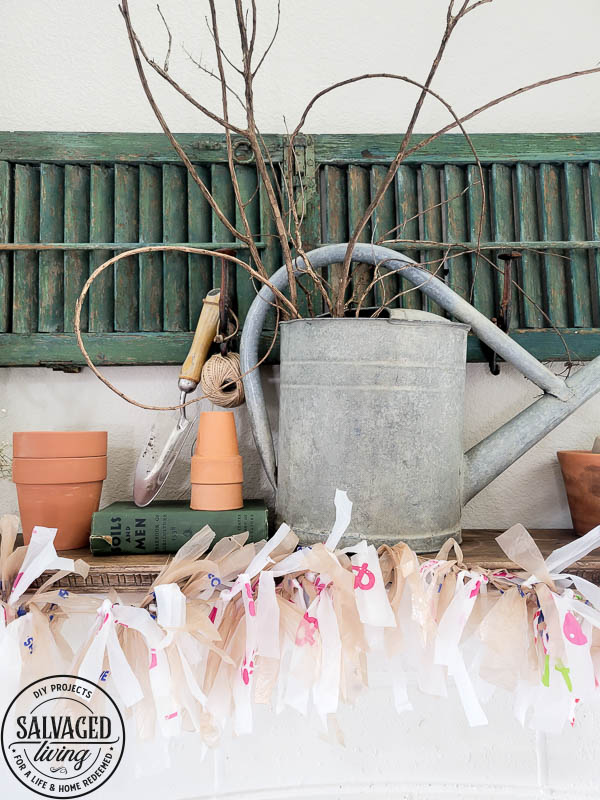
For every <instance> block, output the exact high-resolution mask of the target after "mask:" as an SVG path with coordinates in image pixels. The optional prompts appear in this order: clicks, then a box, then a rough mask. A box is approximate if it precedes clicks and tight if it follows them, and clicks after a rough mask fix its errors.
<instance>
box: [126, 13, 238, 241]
mask: <svg viewBox="0 0 600 800" xmlns="http://www.w3.org/2000/svg"><path fill="white" fill-rule="evenodd" d="M120 9H121V13H122V15H123V19H124V20H125V25H126V26H127V33H128V36H129V43H130V45H131V52H132V53H133V59H134V61H135V65H136V68H137V71H138V75H139V78H140V81H141V83H142V87H143V89H144V92H145V94H146V97H147V98H148V102H149V103H150V106H151V108H152V110H153V111H154V115H155V116H156V119H157V120H158V122H159V123H160V126H161V128H162V129H163V131H164V133H165V134H166V136H167V138H168V139H169V141H170V142H171V145H172V147H173V148H174V150H175V152H176V153H177V155H178V156H179V158H180V159H181V160H182V161H183V163H184V164H185V166H186V168H187V170H188V172H189V173H190V175H191V176H192V178H193V179H194V181H195V182H196V184H197V186H198V188H199V189H200V191H201V192H202V194H203V195H204V197H205V199H206V200H207V201H208V203H209V204H210V206H211V208H212V209H213V210H214V212H215V214H216V215H217V217H218V218H219V219H220V220H221V222H222V223H223V225H224V226H225V227H226V228H227V230H228V231H229V232H230V233H231V234H232V235H233V236H234V237H235V238H236V239H241V240H242V241H246V237H245V235H244V234H243V233H241V232H240V231H238V230H237V229H236V228H235V226H234V225H232V224H231V222H230V221H229V220H228V219H227V217H226V216H225V214H223V212H222V210H221V209H220V208H219V205H218V204H217V203H216V202H215V199H214V197H213V196H212V194H211V193H210V192H209V190H208V188H207V186H206V185H205V183H204V182H203V181H202V179H201V178H200V176H199V175H198V173H197V171H196V169H195V168H194V165H193V164H192V162H191V161H190V159H189V158H188V156H187V154H186V152H185V150H184V149H183V148H182V147H181V145H180V144H179V142H178V141H177V140H176V139H175V137H174V136H173V134H172V133H171V129H170V128H169V126H168V125H167V121H166V120H165V118H164V116H163V114H162V112H161V110H160V109H159V107H158V105H157V104H156V100H155V99H154V96H153V94H152V92H151V91H150V86H149V85H148V81H147V79H146V75H145V73H144V67H143V66H142V61H141V58H140V51H139V48H138V39H137V37H136V35H135V32H134V30H133V26H132V24H131V18H130V16H129V6H128V0H123V4H122V6H120ZM165 74H166V73H165Z"/></svg>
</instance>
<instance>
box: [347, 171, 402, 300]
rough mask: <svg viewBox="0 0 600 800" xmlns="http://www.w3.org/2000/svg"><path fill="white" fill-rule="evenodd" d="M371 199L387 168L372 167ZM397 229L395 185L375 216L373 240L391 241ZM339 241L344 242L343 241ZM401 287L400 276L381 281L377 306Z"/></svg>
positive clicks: (376, 290)
mask: <svg viewBox="0 0 600 800" xmlns="http://www.w3.org/2000/svg"><path fill="white" fill-rule="evenodd" d="M370 172H371V198H369V199H372V197H373V196H374V195H375V193H376V192H377V191H378V189H379V187H380V186H381V184H382V183H383V181H384V179H385V176H386V174H387V172H388V170H387V169H386V167H384V166H382V165H379V164H375V165H374V166H373V167H371V170H370ZM395 228H396V205H395V197H394V183H393V182H392V184H391V185H390V186H388V188H387V189H386V191H385V193H384V195H383V197H382V198H381V201H380V203H379V205H378V206H377V208H376V209H375V212H374V214H373V240H374V241H377V242H378V241H380V240H382V239H389V238H391V237H393V236H395V235H396V233H395ZM338 241H344V240H343V239H341V240H339V239H338ZM372 274H373V278H375V274H374V273H372ZM399 285H400V280H399V276H398V275H390V277H389V278H385V279H384V280H382V281H380V282H379V283H378V284H376V285H375V291H374V294H375V305H378V306H379V305H382V304H384V303H388V302H389V300H390V298H392V297H394V296H395V295H397V294H398V290H399ZM399 300H400V298H396V299H395V300H394V301H393V302H392V303H391V307H392V308H398V307H399V306H400V302H399Z"/></svg>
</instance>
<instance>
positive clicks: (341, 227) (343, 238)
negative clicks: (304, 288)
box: [322, 164, 348, 304]
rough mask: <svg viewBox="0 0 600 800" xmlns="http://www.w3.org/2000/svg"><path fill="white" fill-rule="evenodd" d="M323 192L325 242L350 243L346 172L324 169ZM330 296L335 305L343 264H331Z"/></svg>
mask: <svg viewBox="0 0 600 800" xmlns="http://www.w3.org/2000/svg"><path fill="white" fill-rule="evenodd" d="M323 169H324V174H323V191H324V192H325V196H324V198H323V200H322V202H323V204H324V210H323V224H324V230H323V231H322V237H323V242H325V243H327V244H335V243H336V242H347V241H348V195H347V193H346V188H347V187H346V170H345V169H343V168H341V167H334V166H331V165H329V164H328V165H327V166H325V167H323ZM327 279H328V281H329V284H330V286H331V291H330V295H331V298H332V302H333V303H334V304H335V301H336V300H337V297H338V294H339V286H340V281H341V279H342V264H341V263H340V264H331V265H330V267H329V271H328V278H327Z"/></svg>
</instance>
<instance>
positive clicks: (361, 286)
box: [347, 164, 375, 306]
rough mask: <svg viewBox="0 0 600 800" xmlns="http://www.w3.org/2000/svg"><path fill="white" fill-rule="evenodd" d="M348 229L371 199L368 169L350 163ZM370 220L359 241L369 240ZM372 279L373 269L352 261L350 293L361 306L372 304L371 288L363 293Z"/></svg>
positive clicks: (352, 226)
mask: <svg viewBox="0 0 600 800" xmlns="http://www.w3.org/2000/svg"><path fill="white" fill-rule="evenodd" d="M347 191H348V229H349V231H353V230H354V228H355V227H356V225H357V224H358V222H359V220H360V218H361V217H362V216H363V214H364V212H365V211H366V210H367V206H368V205H369V202H370V199H371V190H370V186H369V170H368V169H366V168H365V167H358V166H355V165H354V164H350V166H349V167H348V189H347ZM371 231H372V226H371V221H369V222H368V223H367V224H366V225H365V227H364V229H363V231H362V233H361V234H360V236H359V237H358V241H359V242H370V241H371ZM372 279H373V271H372V269H371V267H369V266H367V265H366V264H357V263H355V262H353V263H352V295H353V299H354V301H355V302H356V303H359V302H360V304H361V305H362V306H372V305H373V304H374V302H375V297H374V294H373V290H372V289H371V290H370V291H369V292H367V294H366V295H365V291H366V289H367V286H369V284H370V283H371V281H372Z"/></svg>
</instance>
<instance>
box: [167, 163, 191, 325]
mask: <svg viewBox="0 0 600 800" xmlns="http://www.w3.org/2000/svg"><path fill="white" fill-rule="evenodd" d="M186 176H187V170H186V169H185V167H182V166H178V165H175V164H165V165H164V166H163V168H162V203H163V240H164V242H165V244H168V243H169V242H184V241H185V240H186V238H187V177H186ZM163 265H164V268H163V330H165V331H187V330H189V318H188V317H189V313H188V285H187V256H186V255H185V253H173V252H171V253H168V252H165V253H163Z"/></svg>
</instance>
